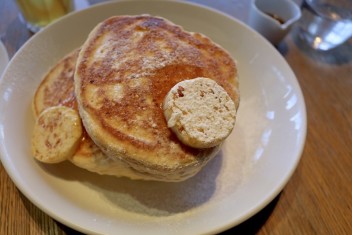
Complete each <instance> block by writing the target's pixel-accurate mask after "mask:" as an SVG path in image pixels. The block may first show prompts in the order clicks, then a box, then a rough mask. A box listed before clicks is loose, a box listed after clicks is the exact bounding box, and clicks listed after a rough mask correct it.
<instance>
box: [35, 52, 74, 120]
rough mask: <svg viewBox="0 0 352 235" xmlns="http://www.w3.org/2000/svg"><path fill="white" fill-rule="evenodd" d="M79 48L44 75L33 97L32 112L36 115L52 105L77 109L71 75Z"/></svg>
mask: <svg viewBox="0 0 352 235" xmlns="http://www.w3.org/2000/svg"><path fill="white" fill-rule="evenodd" d="M78 52H79V49H76V50H74V51H73V52H71V53H70V54H68V55H67V56H65V57H64V58H63V59H61V60H60V61H59V62H58V63H57V64H56V65H55V66H54V67H53V68H51V69H50V70H49V71H48V72H47V73H46V74H45V76H44V78H43V80H42V82H41V83H40V84H39V86H38V88H37V90H36V92H35V94H34V97H33V103H32V106H33V112H34V114H35V116H38V115H39V114H40V113H41V112H42V111H44V110H45V109H47V108H49V107H53V106H60V105H62V106H67V107H69V108H73V109H77V104H76V98H75V94H74V83H73V75H74V70H75V65H76V60H77V56H78Z"/></svg>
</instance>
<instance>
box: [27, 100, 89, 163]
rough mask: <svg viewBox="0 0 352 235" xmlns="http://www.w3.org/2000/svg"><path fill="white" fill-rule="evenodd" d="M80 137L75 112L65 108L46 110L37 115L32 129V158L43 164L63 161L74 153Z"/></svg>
mask: <svg viewBox="0 0 352 235" xmlns="http://www.w3.org/2000/svg"><path fill="white" fill-rule="evenodd" d="M81 137H82V124H81V119H80V117H79V115H78V112H77V111H75V110H74V109H71V108H68V107H65V106H55V107H51V108H48V109H46V110H44V111H43V112H42V113H41V114H40V115H39V117H38V119H37V121H36V124H35V126H34V129H33V135H32V153H33V156H34V157H35V158H36V159H37V160H39V161H41V162H45V163H58V162H62V161H65V160H66V159H68V158H69V157H71V156H72V155H73V154H74V153H75V152H76V150H77V148H78V146H79V144H80V141H81Z"/></svg>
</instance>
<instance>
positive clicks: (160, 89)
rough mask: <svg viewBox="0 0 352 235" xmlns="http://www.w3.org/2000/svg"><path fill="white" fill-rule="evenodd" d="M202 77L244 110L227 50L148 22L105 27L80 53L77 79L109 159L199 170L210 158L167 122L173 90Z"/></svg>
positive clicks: (129, 20) (93, 132) (161, 22)
mask: <svg viewBox="0 0 352 235" xmlns="http://www.w3.org/2000/svg"><path fill="white" fill-rule="evenodd" d="M196 77H209V78H212V79H214V80H215V81H216V82H217V83H218V84H220V85H221V86H223V87H224V89H225V90H226V91H227V92H228V93H229V95H230V97H231V98H232V99H233V100H234V102H235V104H236V108H237V107H238V104H239V94H238V81H237V70H236V65H235V62H234V61H233V59H232V58H231V57H230V56H229V54H228V53H227V52H226V51H225V50H224V49H222V48H221V47H219V46H218V45H216V44H214V43H213V42H211V41H210V39H208V38H207V37H205V36H203V35H201V34H199V33H189V32H186V31H184V30H183V29H182V28H181V27H179V26H176V25H174V24H173V23H171V22H169V21H167V20H165V19H162V18H156V17H151V16H146V15H142V16H117V17H112V18H109V19H107V20H105V21H104V22H102V23H100V24H99V25H98V26H97V27H96V28H95V29H94V30H93V31H92V32H91V33H90V35H89V37H88V39H87V41H86V42H85V43H84V45H83V47H82V50H81V52H80V54H79V57H78V61H77V65H76V73H75V78H74V79H75V92H76V95H77V101H78V106H79V109H80V113H81V116H82V119H83V123H84V125H85V127H86V129H87V131H88V133H89V134H90V136H91V137H92V138H93V140H94V141H95V142H96V143H97V144H98V145H99V146H100V147H101V148H102V150H103V151H104V152H105V153H107V154H108V155H113V156H114V157H119V158H121V159H125V160H127V161H130V162H131V161H132V162H135V163H136V162H137V164H139V162H142V163H143V164H147V165H148V166H150V167H152V168H153V167H155V168H163V169H169V168H178V167H180V166H181V165H187V164H191V165H192V164H198V162H199V161H202V160H201V158H202V155H203V154H204V153H205V152H207V151H209V150H199V149H198V150H197V149H194V148H190V147H187V146H185V145H183V144H182V143H181V142H180V141H179V140H178V139H177V137H176V136H175V135H174V134H173V133H172V132H171V131H170V129H169V128H168V127H167V124H166V121H165V118H164V115H163V109H162V103H163V100H164V98H165V96H166V94H167V93H168V91H169V90H170V89H171V87H173V86H174V85H175V84H176V83H178V82H180V81H183V80H186V79H192V78H196Z"/></svg>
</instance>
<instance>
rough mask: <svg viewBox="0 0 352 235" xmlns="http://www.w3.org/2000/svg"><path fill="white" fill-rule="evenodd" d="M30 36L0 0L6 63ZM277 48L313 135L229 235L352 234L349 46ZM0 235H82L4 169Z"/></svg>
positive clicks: (242, 15)
mask: <svg viewBox="0 0 352 235" xmlns="http://www.w3.org/2000/svg"><path fill="white" fill-rule="evenodd" d="M96 2H99V1H91V3H92V4H93V3H96ZM195 2H198V3H202V4H206V5H208V6H211V7H214V8H217V9H218V10H221V11H224V12H226V13H227V14H231V15H233V16H235V17H237V18H239V19H240V20H243V21H245V20H246V17H247V13H246V9H248V3H246V2H249V1H241V0H234V1H227V0H220V1H211V0H209V1H195ZM31 36H32V33H30V32H29V31H28V30H27V29H26V27H25V26H24V25H23V24H22V23H21V21H20V20H19V18H18V9H17V7H16V5H15V4H14V1H13V0H1V1H0V38H1V40H2V42H3V43H4V45H5V47H6V48H7V50H8V53H9V56H10V57H12V56H13V55H14V53H15V52H16V51H17V50H18V49H19V48H20V47H21V46H22V45H23V44H24V43H25V42H26V41H27V40H28V39H29V38H30V37H31ZM277 49H278V50H279V51H280V53H281V54H282V55H283V56H284V58H285V59H286V61H287V62H288V64H289V65H290V66H291V68H292V70H293V71H294V72H295V74H296V76H297V79H298V81H299V83H300V85H301V88H302V91H303V94H304V97H305V102H306V107H307V115H308V132H307V139H306V144H305V147H304V151H303V154H302V158H301V161H300V163H299V165H298V167H297V169H296V171H295V173H294V174H293V176H292V178H291V179H290V180H289V182H288V184H287V185H286V186H285V188H284V189H283V190H282V192H281V193H280V194H279V195H278V196H277V197H276V198H275V199H274V200H273V201H272V202H271V203H270V204H269V205H268V206H266V207H265V208H264V209H263V210H262V211H260V212H259V213H258V214H256V215H255V216H253V217H252V218H250V219H248V220H247V221H245V222H244V223H242V224H240V225H238V226H236V227H234V228H232V229H230V230H228V231H226V232H224V233H226V234H227V233H228V234H295V235H296V234H319V235H320V234H336V235H340V234H346V235H347V234H352V225H351V224H352V40H349V41H348V42H346V43H345V44H344V45H342V46H340V47H338V48H336V49H333V50H331V51H328V52H318V51H314V50H312V49H310V48H309V47H308V46H307V45H305V43H304V42H302V41H301V40H300V39H299V37H298V36H297V32H296V30H295V29H294V30H292V32H291V33H290V34H289V35H288V36H287V37H286V38H285V39H284V41H283V42H282V43H281V44H280V45H279V46H278V48H277ZM0 115H1V114H0ZM0 234H1V235H3V234H80V233H79V232H77V231H74V230H72V229H70V228H68V227H66V226H65V225H62V224H60V223H58V222H57V221H55V220H53V219H52V218H51V217H49V216H48V215H47V214H45V213H44V212H42V211H41V210H40V209H38V208H37V207H36V206H34V205H33V204H32V203H31V202H30V201H29V200H28V199H27V198H26V197H25V196H24V195H23V194H22V193H21V192H20V191H19V190H18V189H17V188H16V187H15V185H14V183H13V182H12V181H11V179H10V178H9V176H8V175H7V173H6V171H5V169H4V167H3V166H2V165H0Z"/></svg>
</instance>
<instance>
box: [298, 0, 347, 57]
mask: <svg viewBox="0 0 352 235" xmlns="http://www.w3.org/2000/svg"><path fill="white" fill-rule="evenodd" d="M299 26H300V27H299V30H300V32H299V35H300V37H301V38H302V39H303V40H305V41H306V42H307V43H308V44H309V45H310V46H311V47H312V48H314V49H317V50H323V51H326V50H330V49H332V48H335V47H336V46H338V45H340V44H342V43H344V42H346V41H347V40H348V39H349V38H350V37H351V36H352V1H351V0H305V1H304V2H303V5H302V18H301V20H300V23H299Z"/></svg>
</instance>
